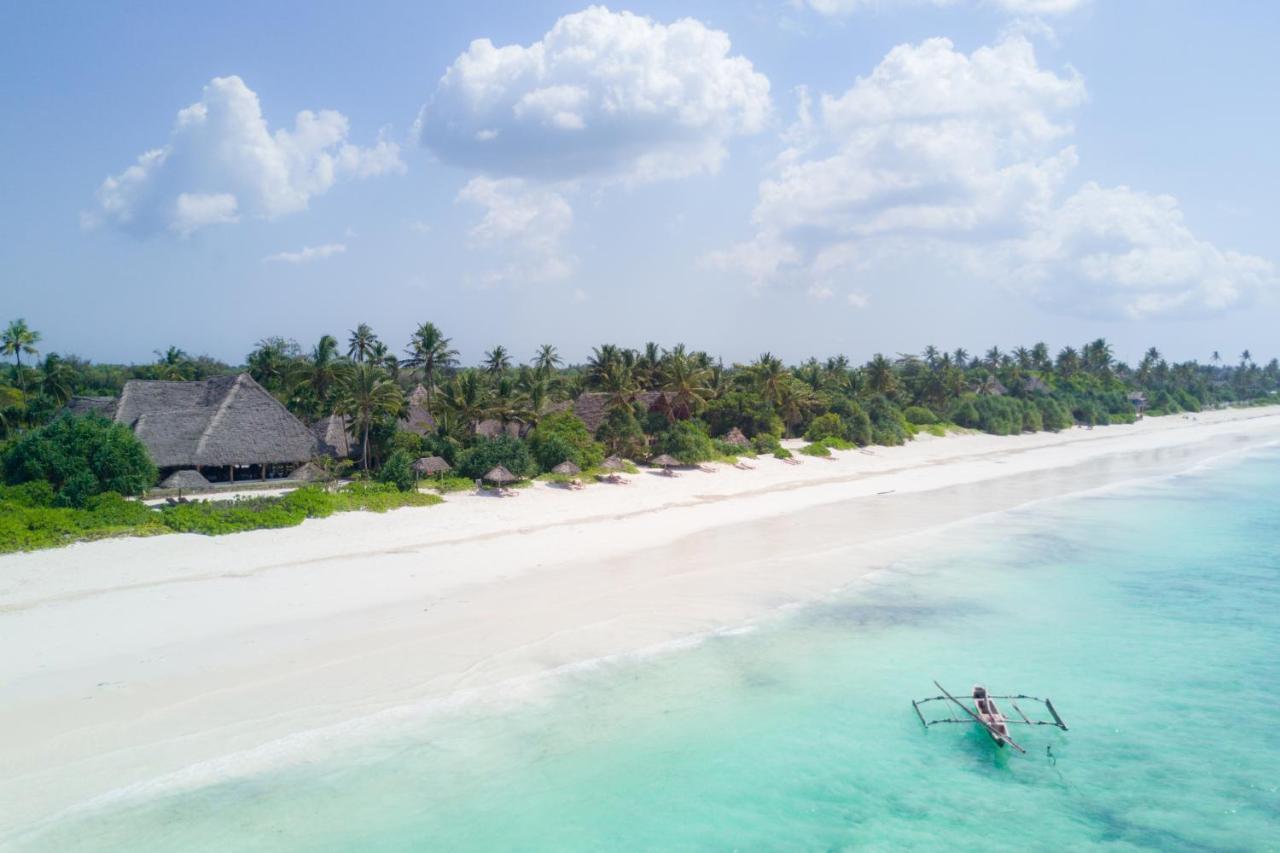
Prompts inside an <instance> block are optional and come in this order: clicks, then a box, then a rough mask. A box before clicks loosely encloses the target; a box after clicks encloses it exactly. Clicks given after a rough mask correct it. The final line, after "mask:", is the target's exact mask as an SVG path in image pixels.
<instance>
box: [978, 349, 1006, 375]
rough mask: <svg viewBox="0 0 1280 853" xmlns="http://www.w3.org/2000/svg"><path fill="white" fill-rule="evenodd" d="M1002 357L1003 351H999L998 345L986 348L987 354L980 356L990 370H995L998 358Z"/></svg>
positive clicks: (997, 365)
mask: <svg viewBox="0 0 1280 853" xmlns="http://www.w3.org/2000/svg"><path fill="white" fill-rule="evenodd" d="M1003 357H1004V353H1002V352H1000V347H992V348H991V349H989V350H987V354H986V355H985V356H983V357H982V360H983V362H984V363H985V364H986V365H987V368H988V369H990V370H995V369H996V368H997V367H999V366H1000V359H1001V358H1003Z"/></svg>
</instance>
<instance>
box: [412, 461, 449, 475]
mask: <svg viewBox="0 0 1280 853" xmlns="http://www.w3.org/2000/svg"><path fill="white" fill-rule="evenodd" d="M413 470H414V472H415V473H418V474H422V475H424V476H425V475H429V474H444V473H447V472H449V471H452V470H453V466H452V465H450V464H449V463H448V462H445V461H444V457H442V456H423V457H421V458H420V459H418V461H416V462H414V463H413Z"/></svg>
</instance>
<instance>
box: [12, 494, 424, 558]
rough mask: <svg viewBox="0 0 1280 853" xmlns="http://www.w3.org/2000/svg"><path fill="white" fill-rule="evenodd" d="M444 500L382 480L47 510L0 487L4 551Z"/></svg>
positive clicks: (106, 497)
mask: <svg viewBox="0 0 1280 853" xmlns="http://www.w3.org/2000/svg"><path fill="white" fill-rule="evenodd" d="M442 501H443V498H441V497H440V496H439V495H428V494H422V493H421V492H413V491H410V492H401V491H399V490H397V489H395V488H394V487H392V486H387V485H383V484H381V483H352V484H350V485H348V486H344V487H343V488H341V489H339V490H338V491H336V492H327V491H325V490H323V489H321V488H319V487H317V486H306V487H304V488H301V489H297V490H295V491H293V492H290V493H289V494H287V495H283V496H281V497H247V498H237V499H236V500H230V501H198V502H192V503H184V504H177V505H170V506H164V507H161V508H159V509H152V508H150V507H148V506H147V505H146V504H142V503H139V502H137V501H130V500H125V499H124V498H122V497H120V496H119V495H117V494H111V493H108V494H102V495H97V496H96V497H93V498H90V499H89V502H88V504H87V505H86V506H85V507H84V508H83V509H70V508H66V507H54V506H48V505H42V504H41V503H40V496H38V495H32V494H27V493H24V492H22V491H21V490H20V487H19V488H3V489H0V553H9V552H13V551H32V550H36V549H39V548H54V547H57V546H59V545H68V544H70V543H72V542H83V541H88V540H94V539H105V538H108V537H113V536H154V535H157V534H161V533H174V532H177V533H201V534H204V535H206V536H219V535H222V534H226V533H238V532H241V531H244V530H264V529H271V528H279V527H293V526H295V525H298V524H301V523H302V522H303V521H304V520H306V519H308V518H324V517H326V516H329V515H332V514H333V513H335V512H352V511H356V510H365V511H371V512H386V511H387V510H389V509H397V508H399V507H404V506H432V505H434V504H438V503H441V502H442Z"/></svg>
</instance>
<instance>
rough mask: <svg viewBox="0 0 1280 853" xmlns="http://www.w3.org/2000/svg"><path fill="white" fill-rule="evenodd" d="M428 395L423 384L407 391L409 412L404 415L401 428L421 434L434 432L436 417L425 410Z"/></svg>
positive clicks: (425, 434)
mask: <svg viewBox="0 0 1280 853" xmlns="http://www.w3.org/2000/svg"><path fill="white" fill-rule="evenodd" d="M428 396H429V395H428V394H427V389H426V387H425V386H423V385H418V386H417V387H416V388H414V389H413V390H412V391H410V392H409V413H408V415H406V416H405V419H404V426H402V427H401V429H403V430H404V431H406V432H412V433H417V434H418V435H422V436H427V435H432V434H434V433H435V431H436V419H435V418H434V417H432V416H431V412H429V411H428V410H427V397H428Z"/></svg>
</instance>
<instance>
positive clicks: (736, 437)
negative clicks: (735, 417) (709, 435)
mask: <svg viewBox="0 0 1280 853" xmlns="http://www.w3.org/2000/svg"><path fill="white" fill-rule="evenodd" d="M720 440H721V441H723V442H724V443H725V444H732V445H733V446H734V447H750V446H751V439H749V438H747V436H746V434H745V433H744V432H743V431H742V430H740V429H738V428H737V427H734V428H733V429H731V430H729V431H728V432H726V433H725V434H724V438H722V439H720Z"/></svg>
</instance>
